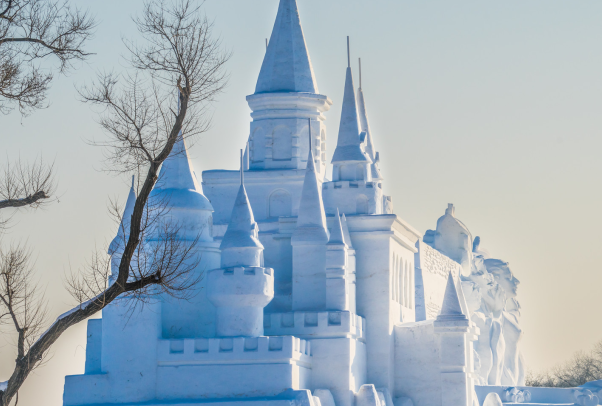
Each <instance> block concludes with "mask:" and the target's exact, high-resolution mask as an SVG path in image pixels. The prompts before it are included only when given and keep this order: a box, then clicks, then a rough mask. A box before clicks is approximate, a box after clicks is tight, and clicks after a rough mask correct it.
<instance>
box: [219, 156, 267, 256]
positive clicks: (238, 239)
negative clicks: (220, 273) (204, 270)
mask: <svg viewBox="0 0 602 406" xmlns="http://www.w3.org/2000/svg"><path fill="white" fill-rule="evenodd" d="M240 164H241V169H240V187H239V188H238V195H237V196H236V200H235V201H234V207H233V208H232V215H231V216H230V223H229V224H228V229H227V230H226V234H224V238H223V240H222V243H221V245H220V249H221V250H222V267H230V266H241V265H244V266H262V265H261V260H260V258H261V252H262V251H263V245H262V244H261V242H260V241H259V236H258V233H259V228H258V226H257V223H256V222H255V218H254V216H253V210H252V209H251V203H249V197H248V196H247V191H246V189H245V185H244V171H243V160H242V150H241V160H240ZM241 249H242V250H241ZM245 249H246V250H245ZM230 250H232V251H234V252H229V251H230ZM241 251H242V252H241ZM245 251H246V253H245Z"/></svg>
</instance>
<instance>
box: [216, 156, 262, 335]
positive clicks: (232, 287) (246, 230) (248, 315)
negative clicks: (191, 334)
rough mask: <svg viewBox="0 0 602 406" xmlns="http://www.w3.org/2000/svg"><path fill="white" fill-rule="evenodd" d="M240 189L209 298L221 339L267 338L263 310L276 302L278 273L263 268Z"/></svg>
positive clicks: (250, 215)
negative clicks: (262, 336)
mask: <svg viewBox="0 0 602 406" xmlns="http://www.w3.org/2000/svg"><path fill="white" fill-rule="evenodd" d="M240 165H241V169H240V188H239V190H238V196H237V197H236V201H235V203H234V208H233V209H232V215H231V217H230V224H229V225H228V229H227V231H226V234H225V235H224V239H223V240H222V243H221V246H220V249H221V250H222V258H221V265H222V267H221V268H220V269H215V270H213V271H210V272H209V276H208V287H207V289H208V293H207V296H208V298H209V300H210V301H211V303H213V305H214V306H215V307H216V309H217V311H216V321H217V336H218V337H259V336H261V335H263V308H264V307H265V306H267V304H268V303H269V302H270V301H271V300H272V299H273V298H274V271H273V270H272V269H271V268H263V266H262V265H263V245H262V244H261V242H259V239H258V232H259V229H258V227H257V223H255V219H254V218H253V211H252V209H251V204H250V203H249V198H248V196H247V191H246V190H245V185H244V175H243V173H244V172H243V168H244V164H243V155H242V150H241V160H240Z"/></svg>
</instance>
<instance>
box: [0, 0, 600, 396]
mask: <svg viewBox="0 0 602 406" xmlns="http://www.w3.org/2000/svg"><path fill="white" fill-rule="evenodd" d="M298 2H299V8H300V13H301V18H302V23H303V28H304V31H305V36H306V39H307V43H308V47H309V51H310V55H311V58H312V62H313V65H314V70H315V72H316V78H317V81H318V86H319V89H320V92H321V93H322V94H326V95H328V96H329V97H330V98H331V99H332V100H333V102H334V105H333V107H332V109H331V110H330V112H328V113H327V114H326V117H327V119H328V120H327V128H328V147H329V150H328V151H329V156H331V154H332V151H333V150H334V146H335V140H336V135H337V130H338V124H339V112H340V102H341V98H342V93H343V83H344V73H345V67H346V55H345V53H346V46H345V37H346V36H347V35H350V36H351V50H352V59H353V60H354V61H357V57H362V62H363V88H364V92H365V96H366V102H367V105H368V109H369V115H370V120H371V125H372V130H373V132H374V140H375V144H376V148H377V150H379V151H380V152H381V160H382V163H381V167H382V168H383V174H384V176H385V178H386V179H385V189H386V192H387V193H389V194H391V195H392V196H393V198H394V204H395V211H396V213H397V214H398V215H400V216H401V217H402V218H403V219H405V220H406V221H408V222H409V223H410V224H412V225H413V226H414V227H416V228H417V229H418V230H419V231H420V232H422V233H423V232H424V231H425V230H427V229H429V228H433V227H434V226H435V223H436V220H437V218H438V217H439V216H440V215H442V214H443V212H444V210H445V208H446V206H447V203H454V204H455V205H456V214H457V216H458V217H459V218H460V219H461V220H462V221H463V222H464V223H465V224H466V225H467V226H468V227H469V229H470V230H471V231H472V233H473V235H480V236H481V238H482V241H483V246H484V247H486V248H487V249H489V251H490V252H491V254H492V255H494V256H496V257H499V258H502V259H504V260H507V261H509V262H510V264H511V267H512V270H513V272H514V273H515V275H516V277H517V278H518V279H520V280H521V282H522V283H521V285H520V288H519V300H520V302H521V305H522V307H523V319H522V326H523V329H524V331H525V337H524V349H525V357H526V361H527V363H528V366H529V367H531V368H533V369H540V368H545V367H549V366H551V365H553V364H555V363H556V362H558V361H561V360H563V359H565V358H567V357H569V356H570V355H571V354H572V353H573V352H574V351H576V350H580V349H587V348H589V347H590V346H591V345H592V344H593V343H594V342H596V341H597V340H600V339H602V324H600V323H599V322H598V314H599V313H600V311H601V310H602V304H601V302H600V299H599V290H600V286H601V282H602V272H601V269H600V263H601V262H602V261H601V259H602V258H601V250H600V249H599V247H600V245H601V244H602V234H601V233H600V232H599V230H600V228H601V226H602V192H601V188H600V186H599V184H600V177H601V174H602V160H600V159H599V155H600V151H602V119H601V113H600V112H601V111H602V79H601V72H602V48H601V46H600V41H601V39H602V24H600V21H601V18H602V2H600V1H596V0H587V1H585V0H584V1H570V2H569V1H557V0H530V1H528V2H525V1H519V0H508V1H504V2H483V1H476V0H475V1H472V0H471V1H449V0H436V1H434V0H433V1H430V0H429V1H419V0H413V1H399V0H395V1H393V0H388V1H385V0H379V1H365V0H364V1H360V0H348V1H339V0H337V1H335V0H328V1H325V0H322V1H319V0H298ZM77 3H78V4H80V5H82V6H84V7H89V8H90V9H91V10H92V12H93V13H95V14H96V15H97V17H98V19H99V21H100V25H99V27H98V30H97V34H96V37H95V39H94V40H93V41H92V42H91V43H90V48H89V49H90V50H91V51H92V52H95V53H96V55H95V56H93V57H92V58H91V59H90V64H89V65H84V66H82V67H81V68H80V69H79V70H78V71H77V72H75V73H73V74H72V75H70V76H69V77H67V78H61V79H59V80H57V81H56V82H55V83H54V86H53V89H52V91H51V93H50V101H51V106H50V108H48V109H46V110H44V111H40V112H37V113H35V114H33V115H32V116H31V117H28V118H25V119H22V118H21V117H20V116H19V115H18V114H16V113H13V114H11V115H9V116H0V123H1V126H0V133H1V137H2V145H3V147H4V149H5V151H6V153H5V154H3V156H2V157H1V158H0V160H1V161H2V162H4V161H5V159H6V157H5V156H6V155H8V156H9V157H11V158H15V157H17V156H18V155H19V154H20V155H21V157H22V158H27V159H33V158H35V157H36V156H39V155H43V156H44V158H46V159H50V160H52V159H54V160H55V161H56V167H57V175H58V179H59V192H60V203H56V204H54V205H52V206H50V207H48V208H47V209H46V210H44V211H39V212H36V213H33V214H31V213H27V214H25V213H23V214H22V215H19V216H18V217H17V220H18V223H17V224H16V226H15V227H14V228H13V230H12V234H11V235H10V236H9V237H8V238H14V239H18V238H27V239H28V241H29V243H30V244H31V246H32V247H34V248H35V252H36V255H37V269H38V271H39V275H40V279H41V281H42V283H44V284H47V285H48V290H47V295H48V297H49V299H50V300H51V304H52V316H56V315H58V314H59V313H61V312H62V311H64V310H66V309H67V308H68V306H69V305H71V304H72V301H71V299H70V297H69V296H68V294H67V293H66V292H65V291H64V289H63V280H64V273H65V272H66V271H68V270H69V268H70V267H71V268H72V269H77V268H78V267H81V266H83V264H84V262H85V260H86V259H87V258H89V257H90V255H91V253H92V251H93V250H94V248H95V246H97V247H103V246H104V244H105V243H106V242H107V241H109V240H110V239H111V238H112V237H113V234H114V232H115V229H116V227H115V225H114V224H113V223H111V220H110V217H109V215H108V212H107V204H108V200H109V198H110V197H116V196H117V197H120V198H121V199H122V201H125V198H126V196H127V191H128V179H127V177H125V176H124V177H123V178H115V177H113V176H111V175H109V174H107V173H104V172H102V171H100V169H101V168H102V151H100V150H99V149H98V148H96V147H92V146H90V145H88V144H87V143H86V142H85V141H86V140H87V139H90V138H91V137H93V136H94V137H102V133H101V132H100V130H99V127H98V125H97V124H96V122H95V118H94V115H93V114H92V112H91V111H90V109H89V107H88V106H86V105H82V104H81V103H79V102H78V101H77V99H76V92H75V87H74V84H83V83H85V82H86V81H89V80H91V79H92V78H93V75H94V72H95V71H96V70H98V69H107V70H116V71H119V70H121V69H122V64H121V63H120V60H119V55H120V53H122V52H124V49H123V46H122V45H121V36H125V37H128V38H133V37H134V36H135V30H134V28H133V24H132V23H131V21H130V15H131V14H132V13H135V12H136V11H137V10H139V9H140V6H141V4H142V3H141V2H140V1H132V0H130V1H123V0H122V1H114V0H106V1H103V2H99V1H91V0H87V1H84V0H79V1H77ZM276 8H277V0H221V1H220V0H208V1H207V3H206V10H207V12H208V14H209V15H210V16H212V17H214V18H215V19H216V25H215V27H216V31H217V32H219V33H220V34H221V35H222V37H223V41H224V44H225V45H226V46H227V47H228V48H230V49H231V50H232V51H233V57H232V59H231V61H230V63H229V65H228V68H229V70H230V72H231V81H230V85H229V87H228V89H227V90H226V93H225V94H224V95H223V96H222V97H221V100H220V102H219V103H218V104H216V106H215V114H214V125H213V128H212V129H211V131H210V132H209V133H207V134H205V135H204V136H203V137H202V138H200V139H199V141H198V142H197V143H196V145H195V146H194V147H193V148H192V151H191V153H192V155H193V161H194V164H195V169H196V172H197V173H200V172H201V171H202V170H205V169H215V168H230V169H233V168H235V167H237V156H238V155H237V154H238V152H237V151H238V149H239V148H241V147H242V146H243V143H244V142H245V141H246V138H247V136H248V124H249V121H250V117H249V109H248V107H247V104H246V102H245V96H246V95H248V94H251V93H252V92H253V91H254V87H255V80H256V78H257V75H258V73H259V68H260V65H261V60H262V57H263V53H264V51H265V38H266V37H269V35H270V32H271V29H272V24H273V21H274V18H275V15H276ZM354 66H355V65H354ZM354 73H355V74H356V83H357V69H356V70H355V72H354ZM84 342H85V329H84V326H83V325H82V326H79V327H76V328H75V329H73V330H72V331H70V332H69V333H68V334H67V335H66V336H65V337H64V338H62V339H61V340H60V342H59V344H58V345H57V347H56V348H55V350H54V357H53V358H52V360H51V361H50V363H49V364H48V365H47V366H46V367H44V368H41V369H39V370H38V371H37V372H36V374H35V375H34V376H33V377H32V379H31V380H30V382H29V383H28V384H27V385H26V386H25V387H24V390H23V393H22V394H21V402H22V403H21V402H20V404H21V405H28V406H29V405H39V404H42V403H40V402H41V401H42V400H43V401H44V402H43V404H45V405H51V406H55V405H57V406H58V405H59V404H61V402H60V399H61V393H62V385H63V376H64V375H65V374H66V373H79V372H81V371H83V359H84V349H83V344H84ZM9 348H10V347H9V346H3V347H0V351H1V354H2V355H1V357H0V380H3V379H5V378H7V376H6V374H7V373H8V372H9V371H8V369H7V368H6V367H5V366H4V365H6V363H8V362H10V361H11V360H12V355H11V354H9Z"/></svg>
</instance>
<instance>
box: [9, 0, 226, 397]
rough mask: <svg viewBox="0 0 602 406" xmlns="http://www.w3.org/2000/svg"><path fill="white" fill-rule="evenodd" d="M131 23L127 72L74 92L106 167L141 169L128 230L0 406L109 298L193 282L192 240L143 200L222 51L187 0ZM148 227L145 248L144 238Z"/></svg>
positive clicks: (155, 1)
mask: <svg viewBox="0 0 602 406" xmlns="http://www.w3.org/2000/svg"><path fill="white" fill-rule="evenodd" d="M134 22H135V24H136V26H137V28H138V30H139V32H140V34H141V36H142V38H143V39H144V42H142V43H140V44H138V43H131V42H128V43H126V45H127V46H128V49H129V52H130V57H129V62H130V70H129V71H128V72H127V73H126V74H124V75H115V74H102V75H99V78H98V80H97V82H96V83H94V84H93V85H90V86H88V87H85V88H82V89H81V90H80V94H81V96H82V98H83V100H84V101H85V102H88V103H91V104H93V105H96V106H99V107H100V108H101V111H100V113H99V114H100V119H99V122H100V125H101V126H102V127H103V128H104V130H105V132H106V134H107V140H101V141H98V140H97V141H96V144H97V145H103V146H104V147H105V151H106V157H107V163H108V164H109V165H110V169H111V170H114V171H118V172H129V171H131V170H138V171H140V172H145V175H144V176H143V178H142V180H141V182H140V187H139V190H138V196H137V198H136V202H135V205H134V209H133V213H132V215H131V217H130V218H129V219H122V224H124V226H123V228H124V230H127V231H128V232H127V233H124V235H125V237H124V238H123V250H120V251H119V261H118V266H117V267H116V268H117V269H118V271H117V272H116V275H112V276H111V282H112V283H107V284H106V285H105V284H104V282H103V278H104V277H106V275H107V273H108V267H109V264H108V260H104V259H103V258H102V257H101V256H100V255H96V256H94V257H93V260H92V261H91V264H90V267H89V269H88V272H86V273H85V274H84V276H82V278H81V279H79V281H77V280H72V281H71V283H70V290H71V291H72V293H74V295H75V296H76V297H77V298H78V299H79V300H80V301H81V303H80V304H79V305H78V306H76V307H75V308H73V309H72V310H70V311H69V312H67V313H65V314H63V315H61V316H59V318H58V319H57V320H56V321H55V322H54V323H53V324H52V325H51V326H50V327H49V328H48V329H47V330H46V331H45V332H44V333H43V334H41V335H40V336H39V337H37V339H36V340H35V341H34V342H33V343H32V344H31V345H30V346H29V347H28V348H27V350H26V351H25V352H24V354H23V355H22V356H19V357H17V359H16V361H15V368H14V371H13V373H12V375H11V377H10V379H9V380H8V382H7V383H6V388H5V390H4V391H2V392H0V406H8V405H9V403H10V401H11V399H13V398H14V397H15V395H16V394H17V392H18V390H19V388H20V387H21V385H22V384H23V383H24V381H25V380H26V378H27V376H28V375H29V374H30V373H31V371H32V370H33V369H34V368H35V367H36V366H37V365H38V364H39V362H41V360H43V357H44V354H46V352H47V351H48V350H49V348H50V347H51V346H52V345H53V344H54V343H55V342H56V340H57V339H58V338H59V337H60V336H61V334H63V333H64V332H65V331H66V330H67V329H68V328H69V327H71V326H73V325H75V324H77V323H79V322H81V321H83V320H85V319H87V318H88V317H90V316H92V315H93V314H95V313H96V312H98V311H99V310H101V309H103V308H104V307H105V306H107V305H108V304H109V303H111V302H112V301H114V300H115V299H116V298H117V297H119V296H123V295H128V294H129V295H131V296H133V298H134V299H136V298H139V297H140V296H141V295H140V294H137V293H139V292H144V293H145V294H150V293H157V292H159V293H170V294H173V293H174V292H176V293H177V292H178V291H182V292H185V291H186V287H187V286H190V285H191V284H193V283H194V278H191V277H190V271H191V270H192V269H193V268H194V266H195V265H196V264H195V260H194V258H195V255H196V254H195V252H194V245H195V241H192V242H189V241H188V242H187V241H183V240H182V239H181V238H180V237H179V235H180V225H178V224H173V223H170V222H168V221H163V220H162V218H163V217H164V216H161V215H158V213H161V212H162V211H163V210H165V207H166V204H165V202H161V198H159V201H158V202H157V201H155V200H154V199H149V197H150V196H151V191H152V190H153V188H154V187H155V185H156V183H157V181H158V179H159V170H160V167H161V164H162V163H163V162H164V161H165V160H166V159H167V157H168V156H169V155H170V153H171V151H172V149H173V147H174V144H175V143H176V142H177V141H178V139H180V137H190V136H191V135H193V134H198V133H199V132H202V131H205V130H206V129H207V127H208V125H209V122H210V115H209V113H210V111H209V107H210V103H211V102H212V101H214V100H215V97H216V96H217V95H218V94H219V93H220V92H221V91H222V90H223V88H224V86H225V85H226V82H227V75H226V73H225V70H224V69H225V63H226V62H227V60H228V59H229V57H230V54H229V53H228V52H224V51H223V50H222V46H221V42H220V40H219V39H217V38H215V37H214V36H213V35H212V23H211V22H209V21H208V20H207V18H206V17H205V16H204V15H203V14H202V11H201V9H200V6H196V5H194V4H193V2H192V1H191V0H175V1H174V2H167V1H162V0H152V1H149V2H147V3H145V6H144V10H143V12H142V14H141V17H139V18H136V19H134ZM176 90H177V91H178V93H177V100H174V99H176V98H175V97H174V96H175V94H176ZM176 102H177V103H176ZM176 104H177V105H178V107H179V108H178V107H176ZM150 234H152V235H153V239H154V243H153V244H154V245H153V249H149V248H147V246H146V242H145V239H146V238H147V237H148V236H149V235H150ZM97 292H99V293H97ZM84 299H86V301H84Z"/></svg>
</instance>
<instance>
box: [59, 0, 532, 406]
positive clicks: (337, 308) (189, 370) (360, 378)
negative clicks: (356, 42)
mask: <svg viewBox="0 0 602 406" xmlns="http://www.w3.org/2000/svg"><path fill="white" fill-rule="evenodd" d="M347 65H348V66H347V67H346V73H345V75H346V79H345V87H344V89H342V90H343V105H342V114H341V118H340V128H339V133H338V139H337V144H336V145H337V146H336V150H335V152H334V156H333V157H332V160H331V163H332V166H333V171H332V174H327V173H326V168H327V159H328V157H327V156H326V153H325V151H326V147H325V146H326V126H325V120H326V118H325V116H324V113H325V112H326V111H328V110H329V108H330V106H331V105H332V102H331V100H330V99H329V98H328V97H327V96H325V95H322V94H320V93H319V91H318V86H317V83H316V80H315V77H314V71H313V68H312V64H311V59H310V56H309V52H308V49H307V46H306V43H305V39H304V36H303V30H302V28H301V22H300V17H299V13H298V10H297V4H296V1H295V0H280V5H279V8H278V13H277V17H276V22H275V24H274V29H273V32H272V36H271V38H270V41H269V45H268V48H267V51H266V54H265V58H264V61H263V65H262V66H261V70H260V72H259V78H258V80H257V86H256V89H255V93H254V94H252V95H250V96H247V102H248V104H249V107H250V108H251V110H252V113H251V117H252V122H251V125H250V134H249V138H248V143H247V147H246V148H245V152H244V156H243V157H242V159H241V170H240V171H228V170H209V171H205V172H203V174H202V185H201V184H199V182H198V181H197V178H196V175H195V173H194V170H193V168H192V165H191V163H190V161H189V159H188V154H187V150H186V145H185V142H184V140H182V139H180V140H179V141H178V142H177V144H176V145H175V147H174V153H173V154H172V156H170V157H169V158H168V160H167V161H166V162H165V163H164V164H163V168H162V169H161V182H160V183H159V184H158V185H157V187H156V188H155V190H154V191H153V195H158V196H160V195H161V194H163V193H169V194H170V196H171V198H170V206H171V207H170V209H171V210H170V212H169V213H170V214H169V215H171V216H175V217H176V218H177V219H178V220H179V221H180V222H181V223H182V224H185V225H186V227H185V229H183V230H182V233H183V235H182V238H185V239H190V240H194V239H195V238H197V236H200V237H198V239H199V241H198V244H199V246H200V250H201V255H200V258H201V261H200V263H199V264H198V266H197V268H196V272H197V275H198V276H202V278H200V282H199V283H198V286H196V287H195V288H194V289H196V290H197V292H195V294H194V295H191V297H192V298H191V299H189V300H186V301H183V300H177V299H174V298H171V297H165V298H164V299H162V300H160V301H157V302H150V303H148V304H146V305H145V306H144V307H141V308H138V309H137V310H135V312H134V314H128V311H129V310H130V308H129V306H128V305H127V303H124V300H117V301H116V302H115V303H113V304H111V305H109V306H108V307H107V308H106V309H105V310H104V311H103V315H102V319H96V320H90V321H89V323H88V338H87V348H86V365H85V373H84V374H83V375H75V376H68V377H66V380H65V391H64V405H65V406H84V405H108V404H111V405H222V406H225V405H228V406H230V405H231V406H234V405H240V406H244V405H248V406H259V405H273V406H281V405H282V406H284V405H303V406H335V405H336V406H354V405H357V406H409V405H415V406H473V405H479V404H482V403H483V401H484V399H485V397H486V396H488V395H489V394H490V392H496V393H499V394H500V395H501V396H505V392H503V391H507V388H508V387H512V388H514V389H513V390H514V391H513V392H512V393H513V395H512V396H515V397H516V396H519V395H517V393H518V394H520V393H522V394H523V395H522V396H523V399H524V396H526V395H525V394H526V392H525V390H523V389H516V388H517V387H518V386H517V385H522V384H524V366H523V365H522V357H521V354H520V347H519V344H520V336H521V335H522V330H521V329H520V327H519V317H520V306H519V304H518V302H517V300H516V286H517V285H518V281H517V280H516V279H515V278H514V277H513V276H512V273H511V271H510V269H509V266H508V264H507V263H506V262H504V261H501V260H497V259H494V258H491V257H490V256H489V254H488V253H487V252H486V251H485V250H484V249H482V248H481V246H480V239H479V238H478V237H477V238H474V239H473V237H472V235H471V234H470V232H469V231H468V229H467V228H466V226H465V225H464V224H462V222H461V221H459V220H458V219H457V218H456V217H455V213H454V207H453V205H450V206H449V207H448V209H447V211H446V213H445V215H444V216H443V217H441V218H440V219H439V221H438V222H437V228H436V230H429V231H428V232H427V233H426V234H425V235H424V236H421V235H420V234H419V233H418V231H417V230H415V229H414V228H413V227H412V226H411V225H410V224H409V223H407V222H406V221H405V220H403V219H401V218H400V217H399V216H398V215H396V214H395V213H394V212H393V202H392V199H391V197H389V196H387V195H385V194H384V190H385V189H384V187H385V179H384V178H383V176H382V175H381V172H380V170H379V160H380V156H379V153H378V152H376V150H375V146H374V140H375V139H374V138H373V134H372V132H371V129H370V125H369V121H368V115H367V106H366V102H365V100H364V94H363V91H362V89H361V83H360V87H359V88H357V89H356V87H355V85H354V81H353V75H352V69H351V66H350V64H349V61H348V64H347ZM341 73H342V72H341ZM233 153H234V151H233ZM134 199H135V195H134V192H133V189H132V190H131V191H130V196H129V198H128V203H127V205H126V211H125V213H126V215H125V216H124V221H127V220H128V215H127V213H130V212H131V206H132V205H133V201H134ZM127 229H128V228H127V227H123V228H120V233H123V232H124V231H123V230H126V231H127ZM118 237H120V238H116V240H115V241H117V242H114V243H113V244H112V245H111V249H110V254H111V255H112V257H113V266H117V264H118V262H119V249H120V246H119V240H120V239H121V240H123V235H121V234H120V235H119V236H118ZM145 243H146V244H153V240H152V238H151V239H150V240H149V241H146V242H145ZM502 385H505V386H502ZM496 396H498V395H496Z"/></svg>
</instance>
